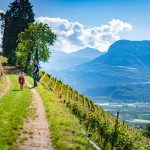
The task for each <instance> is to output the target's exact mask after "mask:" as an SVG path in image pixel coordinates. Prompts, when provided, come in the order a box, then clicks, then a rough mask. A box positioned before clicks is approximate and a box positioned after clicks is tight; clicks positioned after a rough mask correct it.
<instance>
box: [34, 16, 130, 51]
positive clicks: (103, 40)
mask: <svg viewBox="0 0 150 150" xmlns="http://www.w3.org/2000/svg"><path fill="white" fill-rule="evenodd" d="M36 22H42V23H46V24H48V25H49V26H50V27H51V28H52V30H53V31H54V32H55V33H56V34H57V41H56V43H55V45H54V46H53V48H54V49H56V50H60V51H65V52H72V51H76V50H79V49H81V48H85V47H92V48H96V49H99V50H100V51H107V50H108V47H109V46H110V45H111V44H112V43H113V42H115V41H116V40H119V39H120V37H119V35H118V34H119V33H120V32H124V31H130V30H132V25H131V24H129V23H126V22H123V21H121V20H119V19H112V20H111V21H109V22H108V24H106V25H100V26H95V27H91V28H88V27H86V26H84V25H83V24H81V23H79V22H70V21H68V20H67V19H61V18H48V17H39V18H36Z"/></svg>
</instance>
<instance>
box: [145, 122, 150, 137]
mask: <svg viewBox="0 0 150 150" xmlns="http://www.w3.org/2000/svg"><path fill="white" fill-rule="evenodd" d="M144 133H145V135H146V136H147V137H149V138H150V123H148V124H146V126H145V130H144Z"/></svg>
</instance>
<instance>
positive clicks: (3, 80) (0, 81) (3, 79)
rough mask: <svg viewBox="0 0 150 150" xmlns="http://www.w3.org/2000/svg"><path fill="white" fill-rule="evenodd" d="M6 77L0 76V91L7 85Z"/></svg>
mask: <svg viewBox="0 0 150 150" xmlns="http://www.w3.org/2000/svg"><path fill="white" fill-rule="evenodd" d="M7 84H8V83H7V79H6V76H5V75H4V76H2V77H1V78H0V93H1V92H2V91H3V90H4V89H5V88H6V87H7Z"/></svg>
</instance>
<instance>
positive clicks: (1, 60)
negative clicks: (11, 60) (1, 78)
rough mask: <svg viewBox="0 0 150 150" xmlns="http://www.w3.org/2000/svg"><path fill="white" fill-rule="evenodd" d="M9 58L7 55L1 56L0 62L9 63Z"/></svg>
mask: <svg viewBox="0 0 150 150" xmlns="http://www.w3.org/2000/svg"><path fill="white" fill-rule="evenodd" d="M7 61H8V59H7V58H6V57H3V56H0V63H1V64H3V63H7Z"/></svg>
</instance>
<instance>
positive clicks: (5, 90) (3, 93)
mask: <svg viewBox="0 0 150 150" xmlns="http://www.w3.org/2000/svg"><path fill="white" fill-rule="evenodd" d="M6 79H7V87H6V88H5V89H4V90H3V91H2V93H0V97H2V96H4V95H5V94H6V93H7V91H8V90H9V89H10V79H9V77H8V76H6Z"/></svg>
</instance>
